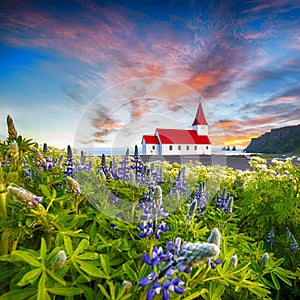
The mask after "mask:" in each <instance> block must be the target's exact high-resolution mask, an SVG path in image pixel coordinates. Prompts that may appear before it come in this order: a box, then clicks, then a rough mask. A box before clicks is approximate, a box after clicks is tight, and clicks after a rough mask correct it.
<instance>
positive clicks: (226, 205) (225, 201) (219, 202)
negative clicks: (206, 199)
mask: <svg viewBox="0 0 300 300" xmlns="http://www.w3.org/2000/svg"><path fill="white" fill-rule="evenodd" d="M216 207H218V208H220V209H221V210H223V211H225V212H226V213H229V214H231V213H232V209H233V196H231V194H230V193H227V195H226V188H224V189H223V191H222V192H221V194H220V195H219V196H218V197H217V199H216Z"/></svg>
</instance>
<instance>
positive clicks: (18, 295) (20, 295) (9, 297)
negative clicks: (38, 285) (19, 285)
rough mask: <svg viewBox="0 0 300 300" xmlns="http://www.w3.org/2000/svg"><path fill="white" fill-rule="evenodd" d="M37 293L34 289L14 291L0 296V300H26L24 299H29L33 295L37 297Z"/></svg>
mask: <svg viewBox="0 0 300 300" xmlns="http://www.w3.org/2000/svg"><path fill="white" fill-rule="evenodd" d="M36 291H37V290H36V289H34V288H25V289H20V290H14V291H10V292H8V293H5V294H3V295H2V296H0V300H13V299H18V300H24V299H28V298H29V297H30V296H32V295H36Z"/></svg>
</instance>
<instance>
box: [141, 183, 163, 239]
mask: <svg viewBox="0 0 300 300" xmlns="http://www.w3.org/2000/svg"><path fill="white" fill-rule="evenodd" d="M162 203H163V202H162V190H161V187H160V186H156V187H155V189H154V194H153V196H152V197H149V198H147V200H146V202H144V203H141V207H142V208H143V209H144V214H143V215H142V216H141V217H140V219H141V221H143V224H140V225H139V227H140V230H141V232H140V233H139V237H141V238H145V237H150V236H152V235H154V236H155V238H156V239H159V238H160V233H161V232H166V231H168V230H169V227H168V226H167V225H166V223H165V222H164V221H162V222H161V223H160V224H158V219H159V218H160V217H162V218H166V217H167V216H168V215H169V214H168V213H166V212H165V211H164V209H163V207H162Z"/></svg>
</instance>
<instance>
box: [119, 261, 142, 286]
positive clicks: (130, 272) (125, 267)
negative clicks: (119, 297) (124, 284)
mask: <svg viewBox="0 0 300 300" xmlns="http://www.w3.org/2000/svg"><path fill="white" fill-rule="evenodd" d="M122 269H123V271H124V273H125V274H127V275H128V277H129V278H130V280H132V281H133V282H138V276H137V274H136V273H135V272H134V271H133V269H132V268H131V267H130V266H129V264H128V263H125V264H123V265H122Z"/></svg>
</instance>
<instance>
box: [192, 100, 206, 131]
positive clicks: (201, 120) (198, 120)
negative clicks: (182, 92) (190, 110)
mask: <svg viewBox="0 0 300 300" xmlns="http://www.w3.org/2000/svg"><path fill="white" fill-rule="evenodd" d="M194 125H208V123H207V121H206V119H205V116H204V112H203V108H202V105H201V102H200V103H199V106H198V110H197V114H196V117H195V120H194V123H193V124H192V126H194Z"/></svg>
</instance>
